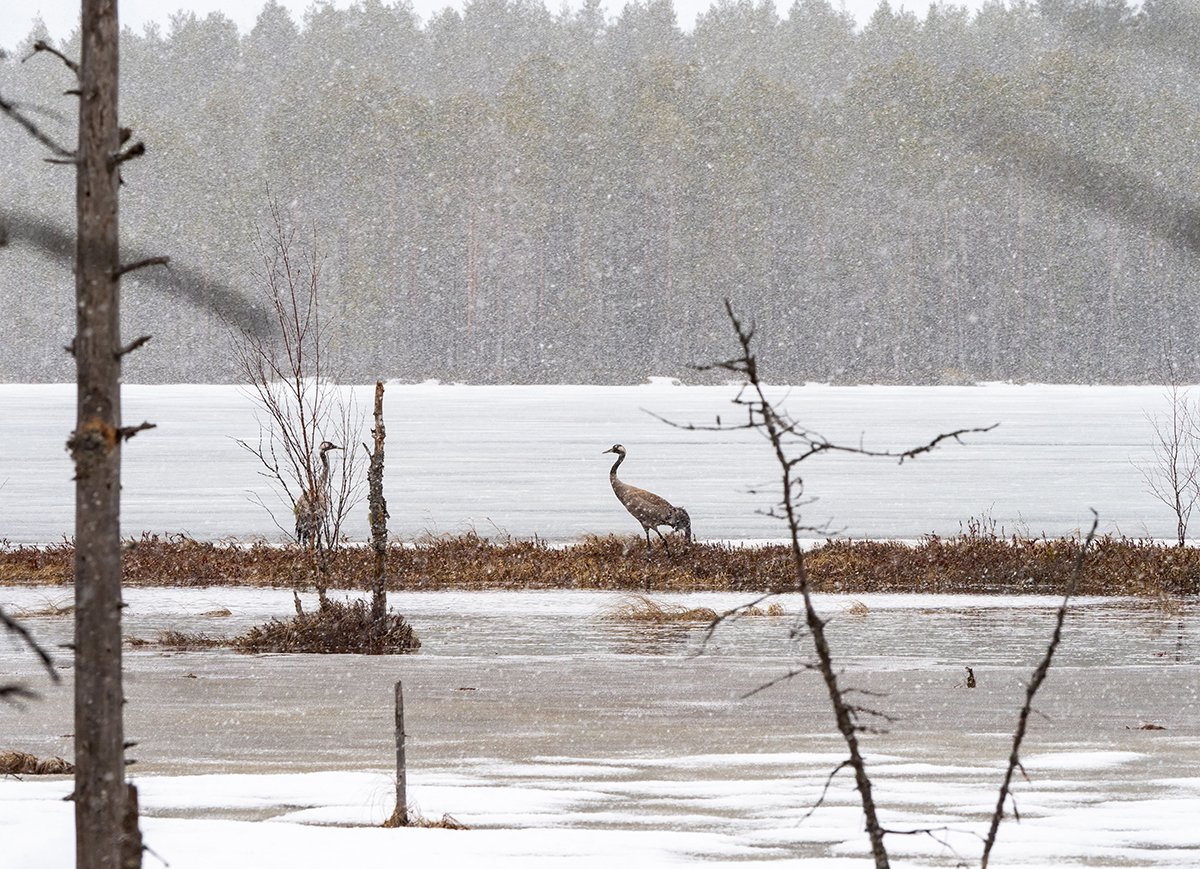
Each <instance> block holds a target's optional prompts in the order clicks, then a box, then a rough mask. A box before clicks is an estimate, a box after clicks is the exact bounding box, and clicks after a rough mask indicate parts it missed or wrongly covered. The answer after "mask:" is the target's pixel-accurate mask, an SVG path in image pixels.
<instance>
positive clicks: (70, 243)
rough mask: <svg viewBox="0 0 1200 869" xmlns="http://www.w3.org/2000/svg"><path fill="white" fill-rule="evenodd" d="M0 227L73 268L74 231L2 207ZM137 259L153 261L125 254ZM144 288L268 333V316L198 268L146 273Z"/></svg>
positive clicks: (15, 240) (10, 238) (12, 240)
mask: <svg viewBox="0 0 1200 869" xmlns="http://www.w3.org/2000/svg"><path fill="white" fill-rule="evenodd" d="M0 226H3V227H4V230H5V234H6V240H7V242H8V244H10V245H12V246H13V247H18V246H21V245H24V246H28V247H30V248H33V249H35V250H37V251H40V252H41V253H43V254H45V255H46V256H48V257H49V258H51V259H52V260H55V261H57V262H59V263H61V264H62V266H63V267H64V268H68V269H69V268H72V267H73V263H74V257H75V231H74V229H67V228H64V227H61V226H57V225H55V224H52V223H48V222H46V220H45V219H43V218H41V217H39V216H37V215H34V214H32V213H29V212H24V211H21V210H18V209H11V208H4V207H3V206H0ZM125 252H126V254H127V255H132V256H133V257H134V259H135V260H137V261H140V260H145V259H153V257H152V256H149V255H146V254H142V253H140V252H138V251H137V250H128V251H125ZM137 280H138V283H139V284H140V285H141V286H144V287H147V288H149V289H152V290H157V291H158V292H159V293H160V294H162V295H164V296H167V297H170V298H176V299H180V300H182V301H184V302H186V303H188V304H190V305H192V306H193V307H194V308H197V309H199V310H202V311H206V312H207V311H211V312H213V313H215V314H216V315H217V316H218V317H220V318H221V319H222V320H224V321H225V322H227V323H230V324H232V325H235V326H236V327H237V328H238V329H239V330H241V331H243V332H245V333H247V334H249V335H253V336H256V337H259V338H264V339H265V337H266V336H267V335H268V334H269V331H268V324H267V319H266V317H264V316H263V313H262V311H261V310H259V309H258V308H257V307H255V306H254V305H252V304H251V303H250V302H249V301H247V300H246V298H245V297H244V296H243V295H242V294H241V293H240V292H238V291H237V290H235V289H233V288H232V287H229V286H227V285H225V284H218V283H215V282H213V280H212V279H211V278H210V277H208V276H207V275H205V274H204V273H203V272H201V271H200V270H198V269H192V268H188V267H180V266H179V265H175V266H173V267H172V268H171V270H170V271H167V270H161V271H147V272H142V273H140V274H139V275H138V276H137Z"/></svg>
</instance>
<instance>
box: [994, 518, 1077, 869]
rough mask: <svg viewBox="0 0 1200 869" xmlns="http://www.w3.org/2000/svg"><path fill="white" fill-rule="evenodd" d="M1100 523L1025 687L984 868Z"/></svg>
mask: <svg viewBox="0 0 1200 869" xmlns="http://www.w3.org/2000/svg"><path fill="white" fill-rule="evenodd" d="M1099 524H1100V517H1099V515H1098V514H1097V513H1096V511H1095V510H1093V511H1092V527H1091V529H1090V530H1089V531H1088V533H1087V536H1086V537H1085V538H1084V539H1083V540H1082V541H1081V543H1080V546H1079V553H1078V555H1076V556H1075V567H1074V569H1073V570H1072V571H1071V576H1070V577H1069V578H1068V579H1067V587H1066V590H1065V591H1064V593H1063V599H1062V603H1061V604H1059V606H1058V612H1057V613H1056V614H1055V618H1054V632H1053V634H1051V636H1050V644H1049V645H1048V646H1047V647H1046V654H1045V655H1043V656H1042V660H1041V662H1040V663H1039V664H1038V665H1037V669H1035V670H1034V671H1033V677H1032V678H1031V679H1030V680H1029V685H1028V686H1027V687H1026V689H1025V703H1024V704H1023V705H1022V706H1021V711H1020V712H1019V713H1018V715H1017V729H1016V732H1015V733H1014V734H1013V744H1012V751H1011V752H1010V753H1009V755H1008V766H1007V768H1006V769H1005V771H1004V780H1003V782H1001V784H1000V795H999V797H998V799H997V800H996V809H995V811H994V812H993V813H992V823H991V826H990V827H989V828H988V833H987V836H986V838H985V839H984V842H983V857H982V859H981V861H980V869H987V865H988V857H989V856H990V855H991V853H992V846H993V845H994V844H995V843H996V833H997V831H998V830H999V829H1000V821H1002V820H1003V819H1004V806H1005V804H1006V803H1008V802H1009V799H1010V788H1011V785H1012V778H1013V774H1014V773H1015V772H1017V771H1018V770H1020V771H1021V773H1022V775H1024V772H1025V770H1024V767H1023V766H1022V765H1021V743H1022V741H1023V740H1024V739H1025V729H1026V727H1027V726H1028V723H1029V715H1030V712H1031V711H1032V709H1033V698H1034V696H1035V695H1036V694H1037V692H1038V689H1039V688H1041V687H1042V682H1044V681H1045V680H1046V674H1047V673H1049V672H1050V663H1051V661H1052V660H1053V659H1054V652H1055V651H1056V650H1057V649H1058V644H1059V642H1061V640H1062V628H1063V622H1065V621H1066V618H1067V606H1068V605H1069V604H1070V602H1071V597H1072V596H1073V595H1074V594H1075V588H1076V586H1078V584H1079V577H1080V575H1081V574H1082V573H1083V562H1084V559H1085V558H1086V557H1087V552H1088V548H1089V547H1090V546H1091V545H1092V541H1093V540H1094V539H1095V537H1096V528H1097V526H1098V525H1099ZM1013 815H1014V817H1016V818H1017V820H1018V821H1019V820H1020V816H1019V815H1018V814H1017V807H1016V801H1015V800H1013Z"/></svg>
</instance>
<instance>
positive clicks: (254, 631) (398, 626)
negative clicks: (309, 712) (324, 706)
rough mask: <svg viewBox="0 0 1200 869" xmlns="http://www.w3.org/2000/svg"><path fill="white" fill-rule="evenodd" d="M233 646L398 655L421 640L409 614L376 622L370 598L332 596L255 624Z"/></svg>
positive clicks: (243, 649)
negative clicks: (314, 606) (287, 615)
mask: <svg viewBox="0 0 1200 869" xmlns="http://www.w3.org/2000/svg"><path fill="white" fill-rule="evenodd" d="M232 645H233V647H234V648H235V649H237V650H238V651H239V652H248V653H257V652H307V653H310V654H323V655H331V654H354V655H398V654H404V653H407V652H415V651H417V650H418V649H420V648H421V641H420V639H418V637H417V635H416V632H414V631H413V629H412V626H411V625H409V624H408V622H407V621H405V619H404V616H401V615H399V614H397V613H388V614H387V615H386V616H385V617H384V618H383V620H382V621H381V622H379V623H378V624H377V623H376V622H375V621H374V619H372V618H371V606H370V604H369V603H368V602H367V601H365V600H352V601H334V600H330V601H327V602H325V603H323V604H322V605H321V606H320V607H318V608H317V609H316V610H314V611H312V612H301V613H297V614H296V615H295V616H292V617H291V618H287V619H272V620H271V621H269V622H267V623H266V624H265V625H256V626H255V627H252V628H250V629H249V630H248V631H246V632H245V633H244V634H241V635H240V636H237V637H234V639H233V641H232Z"/></svg>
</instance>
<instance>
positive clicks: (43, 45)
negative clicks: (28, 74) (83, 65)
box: [21, 39, 79, 78]
mask: <svg viewBox="0 0 1200 869" xmlns="http://www.w3.org/2000/svg"><path fill="white" fill-rule="evenodd" d="M42 51H44V52H46V54H53V55H54V56H55V57H57V58H58V59H59V60H61V61H62V62H63V64H64V65H65V66H66V67H67V69H69V70H71V72H73V73H75V78H79V64H77V63H76V62H75V61H73V60H71V58H69V57H67V56H66V55H65V54H63V53H62V52H61V51H59V50H58V49H57V48H55V47H54V46H52V45H50V44H49V43H47V42H46V40H44V39H39V40H38V41H37V42H35V43H34V44H33V51H31V52H29V54H27V55H26V56H25V57H23V58H21V63H24V62H25V61H27V60H29V58H31V57H33V56H34V55H35V54H37V53H38V52H42Z"/></svg>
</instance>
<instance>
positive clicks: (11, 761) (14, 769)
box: [0, 751, 75, 775]
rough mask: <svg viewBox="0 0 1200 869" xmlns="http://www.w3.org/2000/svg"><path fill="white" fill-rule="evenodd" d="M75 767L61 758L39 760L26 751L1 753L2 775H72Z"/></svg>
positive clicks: (0, 765) (0, 771)
mask: <svg viewBox="0 0 1200 869" xmlns="http://www.w3.org/2000/svg"><path fill="white" fill-rule="evenodd" d="M74 772H75V765H74V764H73V763H71V762H70V761H66V760H63V759H62V758H61V757H46V758H39V757H36V756H35V755H32V754H27V753H26V752H24V751H0V775H71V774H73V773H74Z"/></svg>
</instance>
